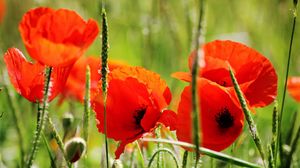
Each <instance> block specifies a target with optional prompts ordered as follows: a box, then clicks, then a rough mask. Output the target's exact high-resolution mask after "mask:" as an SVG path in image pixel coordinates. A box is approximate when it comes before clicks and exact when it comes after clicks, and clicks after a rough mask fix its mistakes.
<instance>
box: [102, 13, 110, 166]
mask: <svg viewBox="0 0 300 168" xmlns="http://www.w3.org/2000/svg"><path fill="white" fill-rule="evenodd" d="M107 59H108V24H107V18H106V12H105V9H104V8H102V52H101V61H102V66H101V79H102V96H103V106H104V122H103V124H104V138H105V153H106V167H107V168H108V167H109V160H108V140H107V111H106V101H107V73H108V65H107Z"/></svg>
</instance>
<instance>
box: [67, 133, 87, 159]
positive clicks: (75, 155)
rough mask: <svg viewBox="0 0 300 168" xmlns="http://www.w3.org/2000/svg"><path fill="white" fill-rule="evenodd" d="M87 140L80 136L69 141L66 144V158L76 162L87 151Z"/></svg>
mask: <svg viewBox="0 0 300 168" xmlns="http://www.w3.org/2000/svg"><path fill="white" fill-rule="evenodd" d="M85 150H86V142H85V141H84V140H83V139H82V138H80V137H75V138H72V139H70V140H69V141H67V143H66V146H65V153H66V159H67V160H68V161H69V162H71V163H74V162H76V161H77V160H79V159H80V157H81V156H82V155H83V154H84V153H85Z"/></svg>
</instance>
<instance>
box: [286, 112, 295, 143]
mask: <svg viewBox="0 0 300 168" xmlns="http://www.w3.org/2000/svg"><path fill="white" fill-rule="evenodd" d="M297 118H298V112H297V111H294V113H293V117H292V121H291V122H290V123H291V127H290V128H289V130H288V133H287V139H286V142H285V144H287V145H289V146H291V145H292V138H293V133H294V130H295V126H296V121H297Z"/></svg>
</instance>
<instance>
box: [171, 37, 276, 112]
mask: <svg viewBox="0 0 300 168" xmlns="http://www.w3.org/2000/svg"><path fill="white" fill-rule="evenodd" d="M195 53H196V52H195V51H194V52H193V53H192V54H191V55H190V57H189V66H190V68H191V65H192V60H193V58H194V57H195ZM203 53H204V62H205V65H204V66H203V67H201V69H200V73H199V75H200V76H201V77H204V78H206V79H209V80H211V81H213V82H216V83H218V84H219V85H222V86H224V87H226V88H228V89H230V90H231V91H233V92H234V89H233V85H232V82H231V78H230V75H229V72H228V64H229V65H230V66H231V67H232V69H233V71H234V74H235V76H236V78H237V80H238V83H239V84H240V87H241V89H242V91H243V92H244V94H245V97H246V99H247V100H248V102H249V104H250V106H251V107H263V106H266V105H268V104H270V103H271V102H273V101H274V99H275V97H276V95H277V75H276V72H275V69H274V67H273V65H272V64H271V62H270V61H269V60H268V59H267V58H265V57H264V56H263V55H261V54H260V53H258V52H257V51H255V50H254V49H252V48H249V47H247V46H245V45H243V44H241V43H237V42H232V41H219V40H217V41H213V42H210V43H207V44H205V45H204V46H203ZM173 76H174V77H176V78H179V79H182V80H185V81H190V80H191V76H190V74H189V73H183V72H177V73H175V74H173Z"/></svg>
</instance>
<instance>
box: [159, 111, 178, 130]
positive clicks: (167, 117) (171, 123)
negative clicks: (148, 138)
mask: <svg viewBox="0 0 300 168" xmlns="http://www.w3.org/2000/svg"><path fill="white" fill-rule="evenodd" d="M176 121H177V115H176V113H175V112H174V111H172V110H164V111H163V113H162V114H161V116H160V118H159V120H158V121H157V122H159V123H162V124H163V125H164V126H166V127H170V130H175V129H176Z"/></svg>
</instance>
